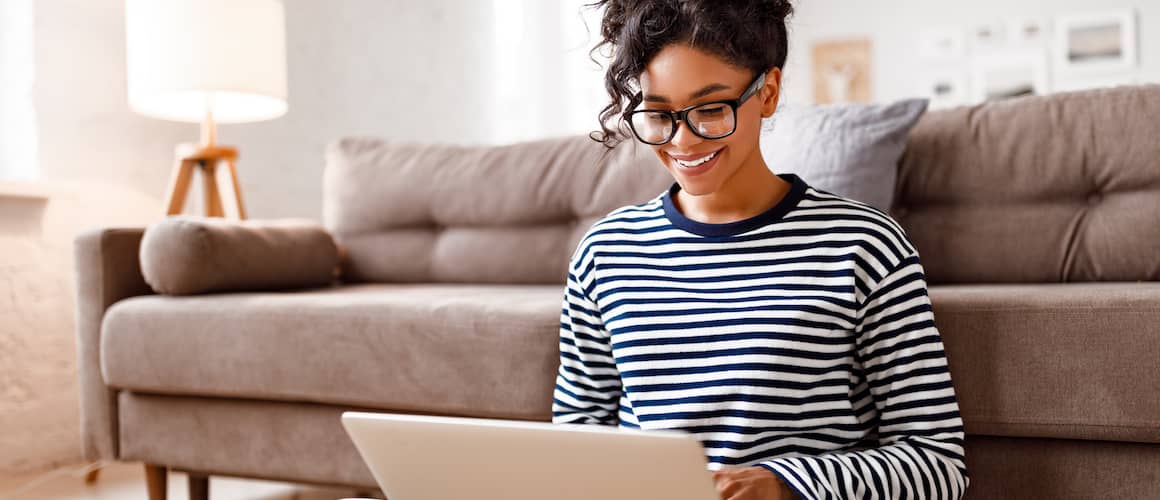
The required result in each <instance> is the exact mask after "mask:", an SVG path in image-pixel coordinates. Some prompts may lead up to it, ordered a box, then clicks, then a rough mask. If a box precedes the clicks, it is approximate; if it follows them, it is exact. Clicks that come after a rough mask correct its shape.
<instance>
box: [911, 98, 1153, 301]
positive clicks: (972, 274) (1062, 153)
mask: <svg viewBox="0 0 1160 500" xmlns="http://www.w3.org/2000/svg"><path fill="white" fill-rule="evenodd" d="M891 215H892V216H894V218H895V219H897V220H898V221H899V222H900V223H901V224H902V226H903V227H904V228H905V229H906V231H907V234H908V236H909V237H910V239H911V240H912V241H913V242H914V244H915V246H916V247H917V248H918V250H919V253H920V255H921V256H922V259H923V266H924V268H925V270H926V274H927V279H928V281H929V282H931V283H940V282H942V283H952V282H1071V281H1136V280H1142V281H1156V280H1160V85H1149V86H1137V87H1121V88H1117V89H1110V90H1097V91H1085V92H1078V93H1067V94H1056V95H1052V96H1045V97H1029V98H1021V99H1013V100H1009V101H998V102H991V103H987V104H983V105H979V106H974V107H964V108H957V109H953V110H945V111H935V112H929V113H927V114H926V115H925V116H924V117H923V118H922V119H921V120H920V121H919V123H918V125H917V126H916V127H915V129H914V130H913V131H912V132H911V135H910V138H909V142H908V145H907V151H906V153H905V154H904V156H903V158H902V161H901V164H900V167H899V175H898V183H897V187H896V195H895V205H894V207H893V208H892V209H891Z"/></svg>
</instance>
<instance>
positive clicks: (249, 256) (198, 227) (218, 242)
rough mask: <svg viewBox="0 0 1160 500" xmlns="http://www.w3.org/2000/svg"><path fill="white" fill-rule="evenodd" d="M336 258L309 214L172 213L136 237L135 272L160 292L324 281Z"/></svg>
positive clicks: (260, 287) (328, 240)
mask: <svg viewBox="0 0 1160 500" xmlns="http://www.w3.org/2000/svg"><path fill="white" fill-rule="evenodd" d="M337 264H338V247H337V246H336V245H335V242H334V239H333V238H331V236H330V233H328V232H327V231H326V229H324V228H323V227H322V226H321V225H319V224H317V223H315V222H312V221H309V220H300V219H282V220H250V221H236V220H226V219H219V218H209V217H198V216H188V215H185V216H176V217H168V218H165V219H163V220H162V221H160V222H157V223H155V224H153V225H151V226H149V227H148V228H147V229H146V230H145V236H144V238H143V239H142V241H141V273H142V274H143V275H144V276H145V281H146V282H147V283H149V286H151V287H152V288H153V290H154V291H155V292H157V293H161V294H166V295H191V294H197V293H207V292H225V291H241V290H279V289H288V288H305V287H317V286H326V285H329V284H330V283H331V281H332V280H333V278H334V271H335V269H336V266H337Z"/></svg>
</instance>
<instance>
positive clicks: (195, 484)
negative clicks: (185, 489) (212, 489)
mask: <svg viewBox="0 0 1160 500" xmlns="http://www.w3.org/2000/svg"><path fill="white" fill-rule="evenodd" d="M189 500H209V476H204V475H199V474H190V475H189Z"/></svg>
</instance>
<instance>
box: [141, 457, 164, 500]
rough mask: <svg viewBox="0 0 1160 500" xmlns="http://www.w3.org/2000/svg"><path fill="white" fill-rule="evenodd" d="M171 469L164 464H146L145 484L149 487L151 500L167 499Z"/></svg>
mask: <svg viewBox="0 0 1160 500" xmlns="http://www.w3.org/2000/svg"><path fill="white" fill-rule="evenodd" d="M168 474H169V470H168V469H166V468H165V466H162V465H153V464H145V486H146V487H147V488H148V489H149V500H165V498H166V494H167V493H168V490H167V484H168V483H167V479H168V478H169V476H168Z"/></svg>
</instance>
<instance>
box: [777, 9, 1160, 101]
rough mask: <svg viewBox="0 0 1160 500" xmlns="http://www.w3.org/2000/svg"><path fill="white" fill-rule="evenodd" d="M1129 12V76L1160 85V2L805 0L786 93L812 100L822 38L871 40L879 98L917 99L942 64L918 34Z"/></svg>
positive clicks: (795, 26) (795, 24)
mask: <svg viewBox="0 0 1160 500" xmlns="http://www.w3.org/2000/svg"><path fill="white" fill-rule="evenodd" d="M1124 7H1131V8H1135V9H1136V13H1137V31H1138V49H1139V60H1140V67H1139V69H1138V70H1136V71H1134V72H1133V73H1135V75H1129V76H1135V77H1138V78H1140V79H1144V80H1150V81H1157V82H1160V1H1156V0H1101V1H1098V2H1097V1H1093V0H973V1H970V2H961V1H950V0H875V1H873V2H868V1H865V0H799V1H798V2H796V3H795V6H794V8H795V10H796V14H795V16H794V17H793V18H792V21H791V47H790V61H789V63H788V64H787V67H786V77H785V79H786V81H785V87H786V88H785V96H786V99H787V100H789V101H793V102H812V100H813V95H812V94H813V91H812V76H811V72H812V70H811V67H810V50H811V49H810V47H811V45H812V43H813V42H815V41H819V40H827V39H840V38H847V37H859V36H866V37H869V38H870V39H871V40H872V42H873V64H874V66H873V72H874V76H873V93H874V96H875V100H876V101H891V100H895V99H900V98H904V97H909V96H912V95H915V87H916V84H915V80H916V78H917V77H918V75H920V74H922V72H923V71H926V70H928V69H931V68H932V67H936V66H934V65H932V64H930V63H927V62H923V61H921V60H920V59H919V57H918V54H917V50H916V43H917V40H918V33H919V31H920V30H922V29H924V28H927V27H932V26H942V25H951V26H961V27H962V28H963V29H964V30H966V29H968V28H970V27H972V26H974V25H977V24H981V23H988V22H994V21H1004V20H1007V19H1014V18H1020V17H1038V18H1044V19H1054V18H1055V17H1057V16H1062V15H1069V14H1074V13H1082V12H1090V11H1093V10H1095V11H1102V10H1106V9H1118V8H1124ZM969 51H970V49H969V44H968V52H969ZM960 64H961V65H962V70H963V71H967V70H968V66H969V64H970V57H969V54H968V57H967V58H965V59H964V60H962V61H961V63H960ZM1051 73H1052V77H1053V78H1052V79H1053V80H1056V81H1057V82H1060V84H1065V83H1067V82H1066V81H1064V80H1063V79H1064V78H1071V77H1072V75H1067V74H1064V73H1061V72H1060V71H1059V69H1058V68H1052V71H1051ZM1113 76H1122V75H1113Z"/></svg>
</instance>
